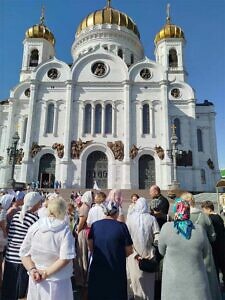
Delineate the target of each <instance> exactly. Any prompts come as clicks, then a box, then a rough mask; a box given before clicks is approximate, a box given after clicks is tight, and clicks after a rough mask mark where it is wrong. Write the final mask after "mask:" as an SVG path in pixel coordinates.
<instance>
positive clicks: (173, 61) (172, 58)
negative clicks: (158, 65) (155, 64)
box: [169, 49, 178, 68]
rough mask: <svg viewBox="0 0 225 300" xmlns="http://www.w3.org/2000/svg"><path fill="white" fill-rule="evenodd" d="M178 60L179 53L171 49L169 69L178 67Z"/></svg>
mask: <svg viewBox="0 0 225 300" xmlns="http://www.w3.org/2000/svg"><path fill="white" fill-rule="evenodd" d="M177 66H178V59H177V51H176V50H175V49H170V51H169V67H172V68H173V67H177Z"/></svg>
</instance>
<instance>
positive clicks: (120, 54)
mask: <svg viewBox="0 0 225 300" xmlns="http://www.w3.org/2000/svg"><path fill="white" fill-rule="evenodd" d="M117 54H118V56H119V57H120V58H123V50H122V49H118V51H117Z"/></svg>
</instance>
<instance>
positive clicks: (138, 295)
mask: <svg viewBox="0 0 225 300" xmlns="http://www.w3.org/2000/svg"><path fill="white" fill-rule="evenodd" d="M148 211H149V210H148V207H147V202H146V200H145V199H144V198H139V199H138V200H137V202H136V204H135V205H134V206H133V208H132V213H131V214H130V215H129V217H128V218H127V227H128V229H129V232H130V235H131V238H132V240H133V247H134V253H133V254H131V255H130V256H129V257H128V258H127V269H128V276H129V279H130V282H131V289H132V291H133V294H134V299H135V300H138V299H145V300H154V292H155V287H154V285H155V273H147V272H142V271H141V270H140V269H139V266H138V263H137V260H136V259H135V256H136V255H137V254H139V255H140V256H142V257H144V258H152V257H153V256H154V249H153V246H152V243H153V240H154V236H155V235H157V234H158V233H159V226H158V223H157V221H156V219H155V217H153V216H151V215H150V214H149V213H148Z"/></svg>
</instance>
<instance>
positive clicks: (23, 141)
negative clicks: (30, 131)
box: [22, 117, 28, 143]
mask: <svg viewBox="0 0 225 300" xmlns="http://www.w3.org/2000/svg"><path fill="white" fill-rule="evenodd" d="M27 122H28V118H27V117H26V118H25V119H24V121H23V139H22V143H25V141H26V135H27Z"/></svg>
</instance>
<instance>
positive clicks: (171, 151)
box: [167, 124, 183, 190]
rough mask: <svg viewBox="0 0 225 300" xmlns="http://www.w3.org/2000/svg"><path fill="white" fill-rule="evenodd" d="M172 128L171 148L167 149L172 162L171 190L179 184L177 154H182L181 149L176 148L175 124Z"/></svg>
mask: <svg viewBox="0 0 225 300" xmlns="http://www.w3.org/2000/svg"><path fill="white" fill-rule="evenodd" d="M171 128H172V136H171V139H170V143H171V149H169V150H167V153H168V156H169V157H170V158H171V159H172V162H173V177H172V183H171V185H170V189H171V190H177V189H178V188H179V186H180V184H179V182H178V181H177V156H178V155H182V153H183V151H182V150H179V149H178V148H177V141H178V137H177V136H176V131H175V129H176V126H175V125H174V124H173V125H172V126H171Z"/></svg>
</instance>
